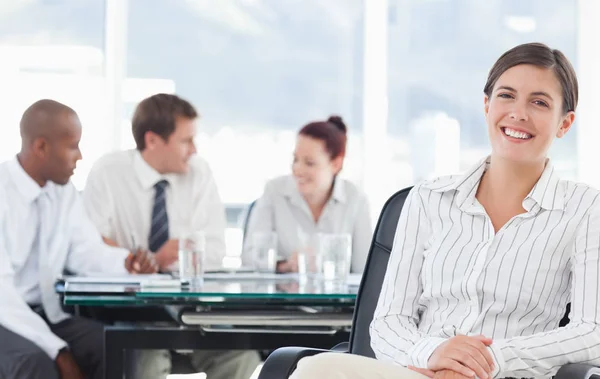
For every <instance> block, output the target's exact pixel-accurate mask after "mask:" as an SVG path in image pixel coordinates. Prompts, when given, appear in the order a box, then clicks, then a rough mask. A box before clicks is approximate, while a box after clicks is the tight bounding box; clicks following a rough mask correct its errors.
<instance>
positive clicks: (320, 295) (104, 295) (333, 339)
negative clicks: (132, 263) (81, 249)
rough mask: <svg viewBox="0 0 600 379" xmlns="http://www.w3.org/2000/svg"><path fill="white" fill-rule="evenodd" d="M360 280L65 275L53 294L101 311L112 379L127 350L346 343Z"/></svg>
mask: <svg viewBox="0 0 600 379" xmlns="http://www.w3.org/2000/svg"><path fill="white" fill-rule="evenodd" d="M359 279H360V278H351V280H350V281H348V282H340V281H329V280H324V279H322V278H320V277H317V276H298V275H297V274H259V273H227V272H226V273H213V274H207V275H206V277H205V280H204V283H203V284H202V285H201V286H197V287H193V286H191V287H190V286H181V285H180V284H179V282H178V281H177V280H176V279H170V278H168V277H164V276H129V277H119V278H114V277H113V278H98V277H92V278H84V277H65V278H63V279H61V280H59V281H57V283H56V291H57V293H58V294H59V295H60V296H61V298H62V300H63V303H64V306H65V307H68V308H71V309H70V310H71V311H73V308H75V311H76V312H81V313H83V314H86V315H89V312H90V310H91V311H92V314H94V312H97V310H98V309H101V310H102V313H103V314H104V315H106V314H109V315H111V316H112V317H109V318H110V320H111V321H112V322H115V321H116V322H115V323H114V324H112V325H107V326H106V327H105V337H104V353H105V377H106V378H111V379H112V378H122V377H123V375H124V361H125V359H126V354H127V351H128V350H131V349H169V350H194V349H207V350H220V349H222V350H233V349H239V350H272V349H276V348H278V347H282V346H292V345H296V346H310V347H316V348H331V347H333V346H334V345H336V344H338V343H340V342H345V341H348V337H349V331H350V327H351V325H352V312H353V309H354V303H355V300H356V293H357V292H358V281H359ZM86 312H87V313H86ZM132 321H136V322H132Z"/></svg>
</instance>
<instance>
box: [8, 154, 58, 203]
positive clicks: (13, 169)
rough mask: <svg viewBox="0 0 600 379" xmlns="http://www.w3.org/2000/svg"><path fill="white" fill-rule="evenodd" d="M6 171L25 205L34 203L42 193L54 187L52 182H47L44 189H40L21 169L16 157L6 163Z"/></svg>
mask: <svg viewBox="0 0 600 379" xmlns="http://www.w3.org/2000/svg"><path fill="white" fill-rule="evenodd" d="M8 169H9V172H10V176H11V177H12V180H13V182H14V183H15V185H16V187H17V188H18V191H17V192H18V193H19V195H20V196H21V198H22V199H23V200H24V201H25V202H26V203H31V202H34V201H35V200H36V199H37V198H38V197H39V196H40V195H41V194H42V193H43V192H48V191H47V190H48V189H49V188H50V187H51V186H53V185H54V184H53V183H52V182H47V183H46V185H45V186H44V187H40V185H39V184H38V183H37V182H36V181H35V180H33V178H32V177H31V176H29V174H28V173H27V172H26V171H25V170H24V169H23V166H21V163H19V160H18V159H17V157H16V156H15V157H14V158H13V159H11V160H10V161H8Z"/></svg>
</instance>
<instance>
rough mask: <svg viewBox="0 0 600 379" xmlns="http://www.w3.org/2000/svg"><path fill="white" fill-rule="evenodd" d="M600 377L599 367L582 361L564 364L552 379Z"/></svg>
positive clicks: (589, 378)
mask: <svg viewBox="0 0 600 379" xmlns="http://www.w3.org/2000/svg"><path fill="white" fill-rule="evenodd" d="M591 378H600V368H598V367H596V366H592V365H586V364H583V363H573V364H569V365H564V366H562V367H561V368H560V370H558V372H557V373H556V376H555V377H554V379H591Z"/></svg>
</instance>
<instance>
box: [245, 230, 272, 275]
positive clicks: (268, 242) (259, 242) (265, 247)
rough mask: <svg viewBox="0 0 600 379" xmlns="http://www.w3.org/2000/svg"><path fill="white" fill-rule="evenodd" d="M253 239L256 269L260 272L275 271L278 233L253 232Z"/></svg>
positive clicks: (252, 252)
mask: <svg viewBox="0 0 600 379" xmlns="http://www.w3.org/2000/svg"><path fill="white" fill-rule="evenodd" d="M250 238H251V239H252V240H251V242H252V251H251V254H252V262H253V263H254V269H255V270H256V271H259V272H275V269H276V268H277V233H275V232H257V233H253V234H252V235H251V236H250Z"/></svg>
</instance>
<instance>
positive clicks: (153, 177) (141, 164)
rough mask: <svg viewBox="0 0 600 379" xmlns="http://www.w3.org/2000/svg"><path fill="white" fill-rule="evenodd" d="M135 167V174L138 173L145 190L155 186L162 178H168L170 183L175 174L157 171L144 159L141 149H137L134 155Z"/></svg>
mask: <svg viewBox="0 0 600 379" xmlns="http://www.w3.org/2000/svg"><path fill="white" fill-rule="evenodd" d="M133 169H134V171H135V175H137V177H138V179H139V181H140V183H141V185H142V188H143V189H145V190H147V189H151V188H153V187H154V185H155V184H156V183H158V182H160V181H161V180H166V181H167V182H169V184H171V183H172V182H173V175H171V174H165V175H163V174H161V173H159V172H158V171H156V170H155V169H154V168H153V167H152V166H150V165H149V164H148V162H146V161H145V160H144V158H143V157H142V154H141V153H140V151H139V150H135V153H134V156H133Z"/></svg>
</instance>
